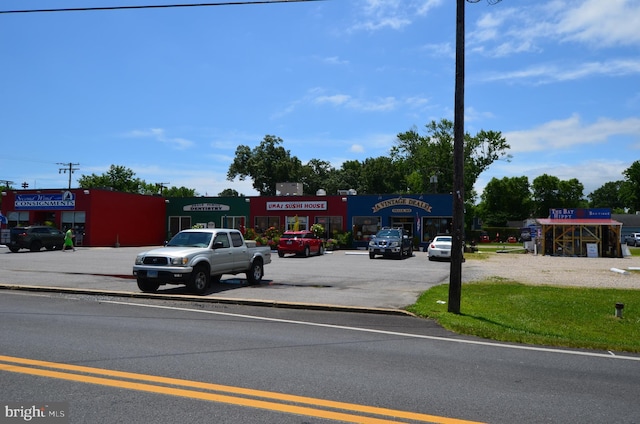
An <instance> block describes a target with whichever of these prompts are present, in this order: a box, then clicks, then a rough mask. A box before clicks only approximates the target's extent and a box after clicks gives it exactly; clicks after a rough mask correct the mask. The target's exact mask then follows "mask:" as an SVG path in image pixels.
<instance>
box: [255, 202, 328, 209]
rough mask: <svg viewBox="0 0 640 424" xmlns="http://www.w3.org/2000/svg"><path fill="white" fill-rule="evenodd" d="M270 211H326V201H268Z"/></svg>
mask: <svg viewBox="0 0 640 424" xmlns="http://www.w3.org/2000/svg"><path fill="white" fill-rule="evenodd" d="M267 210H268V211H326V210H327V202H326V201H324V200H323V201H313V200H309V201H302V202H301V201H290V202H267Z"/></svg>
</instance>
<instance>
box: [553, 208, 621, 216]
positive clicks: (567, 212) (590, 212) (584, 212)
mask: <svg viewBox="0 0 640 424" xmlns="http://www.w3.org/2000/svg"><path fill="white" fill-rule="evenodd" d="M549 218H551V219H611V209H607V208H600V209H598V208H596V209H581V208H578V209H560V208H558V209H553V208H552V209H549Z"/></svg>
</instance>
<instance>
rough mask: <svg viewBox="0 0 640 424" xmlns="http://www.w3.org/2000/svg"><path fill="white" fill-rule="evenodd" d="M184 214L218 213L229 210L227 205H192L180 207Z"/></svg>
mask: <svg viewBox="0 0 640 424" xmlns="http://www.w3.org/2000/svg"><path fill="white" fill-rule="evenodd" d="M182 210H183V211H186V212H218V211H228V210H231V208H230V207H229V205H220V204H218V203H196V204H193V205H185V206H183V207H182Z"/></svg>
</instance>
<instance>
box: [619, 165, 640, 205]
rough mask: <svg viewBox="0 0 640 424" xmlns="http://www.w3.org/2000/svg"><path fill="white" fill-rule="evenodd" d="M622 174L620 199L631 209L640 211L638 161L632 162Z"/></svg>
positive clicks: (639, 172)
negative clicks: (622, 181) (622, 182)
mask: <svg viewBox="0 0 640 424" xmlns="http://www.w3.org/2000/svg"><path fill="white" fill-rule="evenodd" d="M622 175H624V178H625V179H624V184H623V185H622V186H621V187H620V195H621V197H622V200H623V201H624V204H625V206H626V207H627V208H629V209H631V211H640V161H635V162H633V163H632V164H631V166H630V167H629V168H627V169H625V170H624V171H623V172H622Z"/></svg>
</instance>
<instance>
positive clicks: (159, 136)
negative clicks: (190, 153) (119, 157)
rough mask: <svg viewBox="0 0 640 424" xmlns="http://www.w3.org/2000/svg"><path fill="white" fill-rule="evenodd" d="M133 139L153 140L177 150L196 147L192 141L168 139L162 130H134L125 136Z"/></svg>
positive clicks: (177, 138)
mask: <svg viewBox="0 0 640 424" xmlns="http://www.w3.org/2000/svg"><path fill="white" fill-rule="evenodd" d="M125 137H131V138H152V139H155V140H156V141H159V142H161V143H164V144H167V145H169V146H170V147H172V148H174V149H176V150H185V149H188V148H190V147H191V146H193V145H194V143H193V142H192V141H190V140H187V139H185V138H181V137H167V135H166V133H165V130H164V129H162V128H149V129H146V130H132V131H129V132H128V133H126V134H125Z"/></svg>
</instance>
